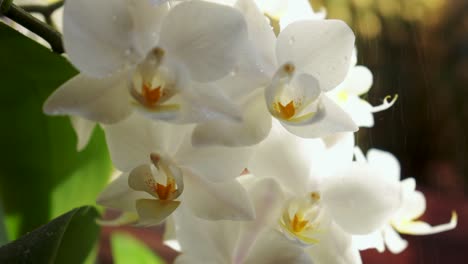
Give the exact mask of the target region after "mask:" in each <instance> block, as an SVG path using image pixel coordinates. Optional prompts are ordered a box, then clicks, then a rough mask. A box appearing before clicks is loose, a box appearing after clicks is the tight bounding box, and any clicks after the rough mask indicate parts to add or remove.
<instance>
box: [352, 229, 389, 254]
mask: <svg viewBox="0 0 468 264" xmlns="http://www.w3.org/2000/svg"><path fill="white" fill-rule="evenodd" d="M353 244H354V245H355V247H356V248H357V249H359V250H367V249H376V250H377V251H378V252H380V253H383V252H384V251H385V242H384V238H383V236H382V231H381V230H378V231H375V232H372V233H370V234H367V235H354V236H353Z"/></svg>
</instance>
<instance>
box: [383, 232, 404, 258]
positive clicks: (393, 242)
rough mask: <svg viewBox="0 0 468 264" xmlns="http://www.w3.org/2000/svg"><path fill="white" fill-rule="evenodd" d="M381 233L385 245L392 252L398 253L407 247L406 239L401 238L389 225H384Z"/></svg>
mask: <svg viewBox="0 0 468 264" xmlns="http://www.w3.org/2000/svg"><path fill="white" fill-rule="evenodd" d="M382 233H383V238H384V240H385V245H386V246H387V248H388V250H389V251H390V252H392V253H393V254H400V253H401V252H403V250H405V249H406V248H407V247H408V241H406V240H404V239H403V238H401V236H400V235H399V234H398V233H397V232H396V231H395V230H394V229H393V228H392V227H391V226H388V225H387V226H385V228H384V229H383V231H382Z"/></svg>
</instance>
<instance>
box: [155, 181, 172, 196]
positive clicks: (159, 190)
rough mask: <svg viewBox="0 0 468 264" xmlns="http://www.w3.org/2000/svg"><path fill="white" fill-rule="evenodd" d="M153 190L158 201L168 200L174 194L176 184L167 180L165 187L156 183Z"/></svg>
mask: <svg viewBox="0 0 468 264" xmlns="http://www.w3.org/2000/svg"><path fill="white" fill-rule="evenodd" d="M153 188H154V192H155V193H156V194H157V195H158V197H159V199H160V200H168V199H169V196H170V195H171V194H173V193H175V192H176V184H175V182H174V180H173V179H168V180H167V183H166V185H163V184H160V183H156V184H155V185H153Z"/></svg>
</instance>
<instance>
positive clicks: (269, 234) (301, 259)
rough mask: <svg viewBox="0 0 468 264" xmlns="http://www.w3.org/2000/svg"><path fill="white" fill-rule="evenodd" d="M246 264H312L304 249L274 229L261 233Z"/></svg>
mask: <svg viewBox="0 0 468 264" xmlns="http://www.w3.org/2000/svg"><path fill="white" fill-rule="evenodd" d="M245 263H246V264H270V263H288V264H289V263H291V264H307V263H310V264H312V260H311V259H310V257H309V256H308V255H307V254H306V252H305V251H304V249H303V248H302V247H300V246H298V245H297V244H296V243H294V242H293V241H291V240H289V239H288V238H287V237H285V236H284V235H283V234H281V233H280V232H279V231H277V230H276V229H269V230H266V231H265V232H263V233H262V234H261V235H260V237H259V238H258V239H257V241H256V242H255V244H254V246H253V248H252V249H251V252H250V254H249V257H248V258H247V260H246V261H245Z"/></svg>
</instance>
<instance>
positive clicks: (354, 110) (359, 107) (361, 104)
mask: <svg viewBox="0 0 468 264" xmlns="http://www.w3.org/2000/svg"><path fill="white" fill-rule="evenodd" d="M335 101H336V100H335ZM337 103H338V104H340V102H337ZM340 105H341V106H342V107H343V109H344V110H345V111H346V112H347V113H348V114H349V115H350V116H351V118H352V119H353V121H354V122H355V123H356V125H358V126H359V127H373V126H374V115H373V114H372V113H373V112H372V109H373V106H372V105H371V104H369V103H368V102H367V101H365V100H362V99H361V98H359V97H357V96H350V98H349V99H348V101H347V102H346V103H343V104H340Z"/></svg>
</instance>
